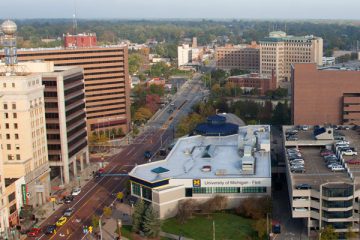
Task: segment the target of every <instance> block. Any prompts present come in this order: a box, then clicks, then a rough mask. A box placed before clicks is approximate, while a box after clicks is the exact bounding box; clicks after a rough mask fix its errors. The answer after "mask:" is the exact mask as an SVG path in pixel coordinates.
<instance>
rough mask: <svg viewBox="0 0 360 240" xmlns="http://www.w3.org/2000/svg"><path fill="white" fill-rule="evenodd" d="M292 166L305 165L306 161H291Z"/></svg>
mask: <svg viewBox="0 0 360 240" xmlns="http://www.w3.org/2000/svg"><path fill="white" fill-rule="evenodd" d="M290 164H291V165H294V164H305V161H304V160H303V159H295V160H292V161H290Z"/></svg>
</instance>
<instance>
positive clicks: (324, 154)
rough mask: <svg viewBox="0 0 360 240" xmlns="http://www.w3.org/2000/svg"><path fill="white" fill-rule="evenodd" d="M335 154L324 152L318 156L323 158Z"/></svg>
mask: <svg viewBox="0 0 360 240" xmlns="http://www.w3.org/2000/svg"><path fill="white" fill-rule="evenodd" d="M334 154H335V153H334V152H333V151H330V150H329V151H324V152H321V153H320V156H322V157H325V156H327V155H334Z"/></svg>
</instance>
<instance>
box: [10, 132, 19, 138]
mask: <svg viewBox="0 0 360 240" xmlns="http://www.w3.org/2000/svg"><path fill="white" fill-rule="evenodd" d="M9 138H10V137H9ZM15 139H19V134H17V133H15Z"/></svg>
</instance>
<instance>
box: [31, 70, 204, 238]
mask: <svg viewBox="0 0 360 240" xmlns="http://www.w3.org/2000/svg"><path fill="white" fill-rule="evenodd" d="M202 91H203V89H202V83H201V82H200V75H197V76H195V78H194V80H191V81H188V82H186V83H185V84H184V85H183V87H182V88H181V89H180V91H178V93H177V94H176V96H175V100H174V101H173V103H174V104H175V106H176V107H177V110H176V111H174V112H173V113H169V112H168V111H167V110H168V109H169V108H170V107H171V105H170V104H169V105H168V106H166V107H165V108H164V110H163V111H162V112H161V113H160V114H159V115H158V116H157V117H156V119H153V120H152V121H151V122H150V123H149V124H148V125H149V127H147V128H145V130H144V132H143V133H142V134H141V135H139V136H138V137H136V138H135V139H134V140H133V141H132V143H131V144H129V145H127V146H124V147H123V150H122V151H121V152H119V153H117V154H115V155H113V156H110V157H107V158H105V159H104V161H105V162H107V163H108V164H107V165H106V167H105V172H106V173H113V174H115V173H120V174H124V173H125V174H126V173H128V172H130V171H131V169H132V168H133V167H134V166H135V165H137V164H143V163H145V162H147V161H148V160H146V159H145V158H144V152H145V151H151V152H153V153H156V152H157V151H158V150H159V149H160V148H161V147H162V145H164V144H165V143H170V142H171V141H172V139H173V138H174V127H175V125H176V124H177V123H178V121H179V120H180V119H181V118H182V117H183V116H185V115H186V114H187V113H188V112H189V111H191V107H192V105H194V104H195V103H196V102H197V101H200V100H201V99H202V97H203V92H202ZM164 123H167V125H166V126H167V127H166V128H165V129H164V127H163V126H164ZM127 182H128V177H127V176H115V177H114V176H113V177H101V178H97V179H91V180H90V181H89V182H88V183H87V184H86V185H85V186H83V187H82V190H81V193H80V194H79V195H78V196H76V197H75V200H74V201H73V202H71V203H70V204H64V205H63V206H61V207H60V208H59V209H57V210H56V211H55V212H54V213H53V214H52V215H51V216H50V217H49V218H47V219H46V220H45V221H44V222H43V223H42V224H41V227H42V228H43V227H45V226H46V225H49V224H55V222H56V221H57V220H58V219H59V218H60V217H61V216H62V215H63V212H64V211H65V209H67V208H69V207H72V208H74V213H73V215H72V216H71V217H69V218H68V219H67V221H66V223H65V224H64V225H63V226H61V227H58V228H57V231H56V233H55V234H53V235H44V234H43V235H41V236H39V237H38V239H74V240H81V239H85V235H84V233H83V227H84V226H90V225H91V219H92V216H93V215H95V214H96V215H101V214H102V209H103V208H104V207H105V206H110V205H111V204H112V203H113V202H114V201H115V195H116V194H115V193H118V192H125V191H124V190H125V188H126V185H127ZM28 239H31V238H28ZM32 239H33V238H32Z"/></svg>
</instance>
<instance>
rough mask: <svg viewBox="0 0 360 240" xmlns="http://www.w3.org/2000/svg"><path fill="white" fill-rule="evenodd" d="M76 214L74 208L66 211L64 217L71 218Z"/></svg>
mask: <svg viewBox="0 0 360 240" xmlns="http://www.w3.org/2000/svg"><path fill="white" fill-rule="evenodd" d="M73 212H74V209H73V208H68V209H66V210H65V211H64V216H65V217H70V216H71V215H72V214H73Z"/></svg>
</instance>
